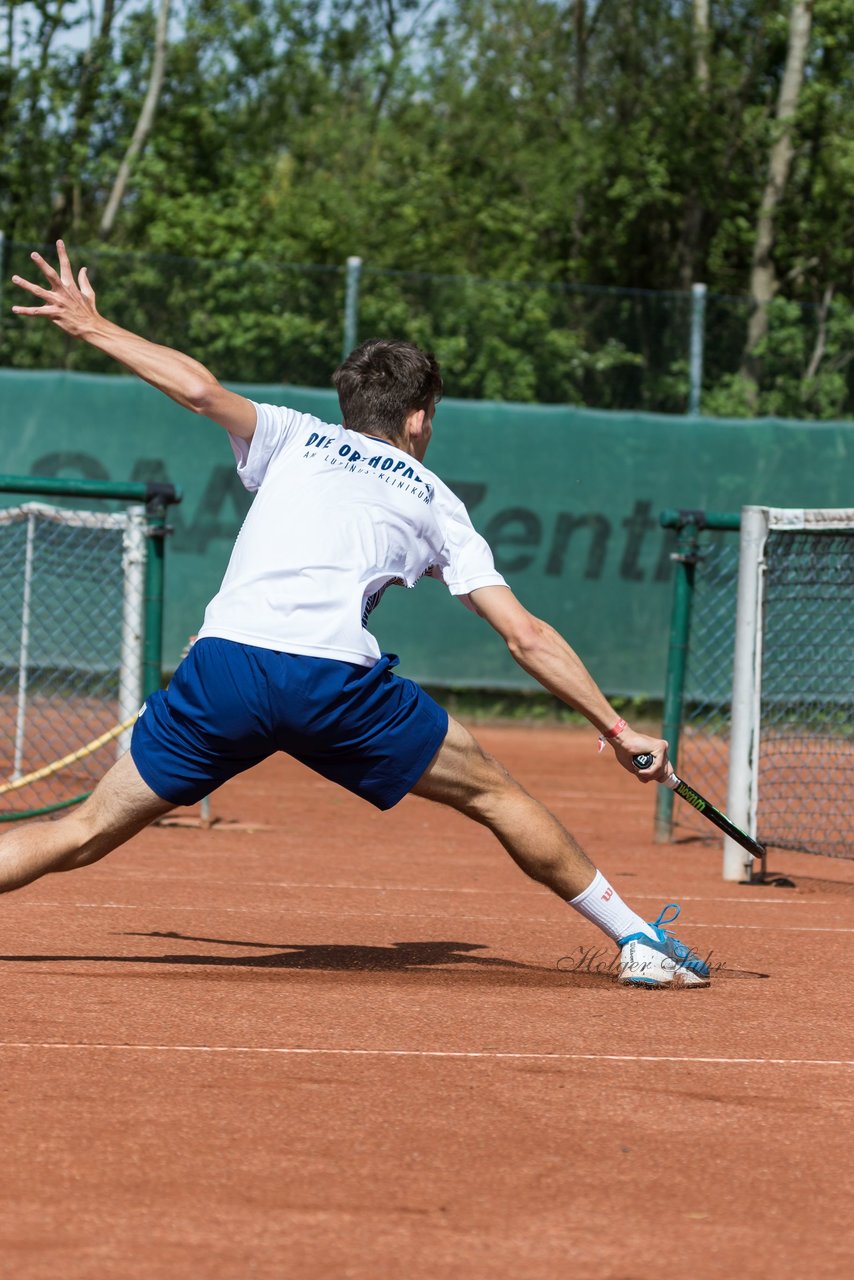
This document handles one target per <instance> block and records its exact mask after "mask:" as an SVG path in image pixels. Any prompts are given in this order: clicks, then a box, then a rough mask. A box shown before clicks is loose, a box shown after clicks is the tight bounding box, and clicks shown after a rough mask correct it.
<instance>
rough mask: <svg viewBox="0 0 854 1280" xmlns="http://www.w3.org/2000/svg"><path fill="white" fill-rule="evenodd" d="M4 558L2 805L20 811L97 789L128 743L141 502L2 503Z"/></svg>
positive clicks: (134, 682)
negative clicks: (91, 505) (108, 506)
mask: <svg viewBox="0 0 854 1280" xmlns="http://www.w3.org/2000/svg"><path fill="white" fill-rule="evenodd" d="M0 563H2V566H3V572H2V575H0V812H2V813H4V814H7V815H8V814H10V813H21V814H24V813H28V812H32V811H33V810H40V809H44V808H49V807H51V806H54V805H58V804H62V803H65V802H67V801H68V800H71V799H73V798H74V797H76V796H78V795H80V794H81V793H85V792H86V791H88V790H90V789H91V787H92V785H93V784H94V782H95V781H96V780H97V779H98V778H99V777H100V776H101V775H102V774H103V773H104V771H105V769H106V768H108V767H109V765H110V764H111V763H112V761H113V760H115V758H116V755H117V752H118V751H119V750H121V749H123V748H124V746H125V745H126V743H127V731H124V732H120V731H117V727H118V726H119V725H121V724H122V723H123V722H125V721H127V720H128V719H129V718H130V717H132V715H133V714H134V712H135V710H136V709H137V708H138V706H139V703H140V698H141V674H142V627H143V604H144V600H143V595H144V585H143V584H144V566H145V513H144V510H143V508H141V507H131V508H128V509H127V510H125V511H122V512H119V513H104V512H92V511H69V510H66V509H63V508H59V507H52V506H48V505H46V504H43V503H36V502H31V503H26V504H25V505H23V506H19V507H12V508H6V509H4V510H0ZM111 731H116V732H114V733H113V736H107V737H106V738H105V735H109V734H110V732H111ZM101 738H105V740H104V741H102V742H100V743H98V740H99V739H101ZM96 744H97V745H96Z"/></svg>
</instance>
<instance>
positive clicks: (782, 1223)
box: [0, 727, 854, 1280]
mask: <svg viewBox="0 0 854 1280" xmlns="http://www.w3.org/2000/svg"><path fill="white" fill-rule="evenodd" d="M478 734H479V736H480V738H481V740H482V741H483V742H484V743H485V744H486V745H487V746H488V747H489V748H490V749H491V750H492V751H493V752H495V754H496V755H498V756H499V758H501V759H503V760H504V761H505V763H507V764H508V765H509V766H510V768H511V769H512V770H513V771H514V772H516V773H517V774H518V776H519V777H520V778H521V779H522V781H523V782H525V783H526V785H528V787H529V788H530V789H531V790H533V791H534V792H535V793H537V794H538V795H540V796H541V797H542V798H543V799H544V800H545V801H546V802H547V803H549V804H550V805H551V806H552V807H553V808H554V809H555V811H556V812H557V813H558V814H559V815H560V816H561V817H562V818H563V819H564V821H566V823H567V824H568V825H569V826H570V827H571V828H572V829H573V830H574V831H575V833H576V834H577V835H578V836H579V838H580V839H581V840H582V842H583V843H585V844H586V846H587V847H588V849H589V851H590V852H591V854H592V855H593V857H594V859H595V860H596V861H597V862H599V864H600V865H601V866H602V868H603V870H605V872H606V873H607V874H609V875H610V876H611V878H612V879H613V880H614V882H615V884H616V885H617V887H618V888H619V889H620V891H621V892H622V893H623V894H624V896H626V897H627V898H628V899H629V900H631V901H632V902H633V903H634V904H636V905H637V906H638V908H639V909H640V910H641V911H642V913H643V914H644V915H646V916H647V917H649V918H652V917H654V916H655V915H656V914H657V913H658V911H659V910H660V908H661V907H662V906H663V905H664V903H666V902H670V901H678V902H681V904H682V918H681V920H680V922H679V927H678V932H679V934H680V936H682V937H683V938H685V939H686V940H687V941H689V942H690V943H692V944H693V945H694V946H695V948H696V949H697V950H699V951H700V952H701V953H702V954H704V955H707V954H708V955H711V957H712V964H713V966H715V967H716V970H717V972H716V977H715V981H714V985H713V986H712V987H711V988H710V989H708V990H705V991H704V990H700V991H687V992H685V991H664V992H660V991H631V990H624V989H621V988H619V987H618V986H617V985H616V982H615V978H614V971H613V969H610V970H609V968H608V962H609V961H610V959H611V956H612V954H613V953H612V952H611V950H610V949H609V947H608V944H604V945H603V943H602V940H601V936H600V935H599V934H598V933H597V931H596V930H595V929H593V928H592V927H591V926H590V925H588V924H586V923H585V922H584V921H582V920H581V919H580V918H579V917H577V916H576V915H575V913H573V912H571V911H570V910H569V909H567V908H566V907H564V906H562V905H561V903H559V902H558V901H557V900H556V899H554V898H553V897H551V896H550V895H549V894H548V893H547V892H546V891H545V890H543V889H540V888H538V887H537V886H536V885H534V884H531V883H529V882H528V881H527V880H525V879H524V877H523V876H522V875H521V873H520V872H518V871H517V870H516V868H515V867H514V866H513V864H512V863H511V862H510V861H509V859H508V858H507V857H506V855H505V854H504V853H503V852H502V851H501V850H500V848H499V847H498V846H497V845H496V844H495V843H494V841H493V840H492V838H491V837H490V836H488V835H487V834H486V833H485V832H483V831H481V830H480V829H479V828H476V827H475V826H474V825H472V824H469V823H467V822H466V821H465V820H464V819H462V818H460V817H458V816H457V815H455V814H452V813H449V812H445V811H443V810H441V809H439V808H438V807H435V806H432V805H430V804H429V803H427V802H426V801H421V800H417V799H409V800H406V801H404V802H403V804H402V805H400V806H399V807H398V808H397V809H396V810H394V811H393V812H391V813H389V814H385V815H382V814H379V813H376V812H374V811H373V810H372V809H370V808H369V807H368V806H366V805H363V804H361V803H360V802H358V801H356V800H354V799H352V798H350V797H349V796H348V795H346V794H345V793H343V792H341V791H339V790H337V789H335V788H333V787H331V786H330V785H329V784H327V783H325V782H323V781H322V780H320V779H316V778H315V777H313V775H311V774H309V773H307V772H306V771H305V770H303V769H302V768H301V767H300V766H297V765H295V764H293V763H292V762H289V761H287V760H285V759H282V758H279V759H277V760H274V761H270V762H268V763H267V764H266V765H264V766H262V767H261V768H259V769H258V770H256V771H255V772H253V773H251V774H249V775H246V776H245V777H244V778H243V779H242V780H241V781H238V782H236V783H232V784H229V785H228V786H226V787H225V788H223V790H221V791H220V792H218V793H217V795H216V796H215V797H214V805H213V811H214V814H215V815H216V816H217V817H219V818H220V819H222V821H221V822H220V823H219V824H218V825H217V826H216V827H215V828H214V829H213V830H210V831H206V830H203V829H198V828H189V829H188V828H182V827H174V826H163V827H158V828H152V829H150V830H148V831H147V832H145V833H143V835H141V836H139V837H138V838H137V839H136V840H135V841H134V842H133V843H132V844H131V845H129V846H128V847H127V848H126V849H124V850H122V851H120V852H118V853H115V854H113V855H112V856H111V857H110V858H109V859H107V860H106V861H104V862H102V863H100V864H99V865H98V866H96V867H93V868H90V869H88V870H85V871H80V872H77V873H74V874H72V875H68V876H54V877H49V878H47V879H45V880H42V881H41V882H39V883H38V884H36V885H34V886H31V887H30V888H29V889H26V890H24V891H22V892H21V893H19V894H17V895H13V896H11V897H9V898H6V899H4V900H3V902H2V904H0V921H2V930H3V933H2V938H3V942H2V953H3V960H2V991H3V1006H2V1007H3V1024H2V1032H0V1041H2V1043H0V1068H1V1070H0V1080H2V1098H3V1107H2V1151H3V1159H2V1173H1V1174H0V1177H2V1200H0V1206H2V1207H0V1274H2V1275H3V1276H4V1277H5V1276H9V1277H15V1280H36V1278H38V1280H42V1278H43V1277H44V1278H48V1277H50V1278H51V1280H57V1278H59V1280H102V1278H103V1280H106V1278H109V1280H137V1278H139V1280H160V1278H161V1277H163V1278H166V1277H181V1280H235V1278H238V1277H244V1276H246V1277H259V1278H264V1280H266V1278H267V1277H270V1278H271V1280H279V1278H283V1277H287V1278H289V1280H290V1278H294V1280H302V1278H308V1277H312V1278H313V1277H330V1278H334V1277H357V1278H358V1280H362V1278H364V1280H385V1277H389V1278H394V1280H428V1277H429V1278H430V1280H446V1278H447V1280H452V1278H453V1280H457V1278H463V1277H464V1278H465V1280H481V1278H482V1280H487V1278H489V1280H504V1278H505V1277H506V1278H507V1280H510V1278H511V1277H512V1278H513V1280H528V1278H530V1280H552V1278H557V1277H565V1276H576V1277H582V1278H585V1280H588V1278H590V1280H647V1278H648V1277H651V1276H653V1275H660V1274H662V1273H667V1274H678V1275H680V1276H682V1277H683V1278H684V1280H705V1278H707V1277H734V1276H747V1277H754V1276H756V1277H759V1276H762V1277H772V1276H773V1277H781V1276H783V1277H790V1276H792V1277H793V1276H800V1275H806V1276H809V1277H811V1280H814V1278H816V1277H830V1276H833V1277H837V1276H838V1277H843V1276H844V1277H847V1276H850V1275H851V1274H854V1244H852V1228H853V1227H854V1208H852V1206H854V1173H852V1155H851V1153H852V1150H854V1088H852V1086H854V1026H852V1021H851V1018H850V1006H851V998H852V989H854V987H853V986H852V978H854V962H852V954H854V953H853V952H852V941H854V863H848V862H837V861H831V860H827V859H816V858H810V857H806V856H804V855H796V854H786V853H784V852H775V853H774V855H773V856H772V858H771V867H772V868H773V869H774V870H776V871H779V872H785V873H786V874H787V875H788V876H789V877H790V878H791V879H792V880H794V881H795V887H793V888H774V887H759V886H756V887H748V886H740V885H733V884H724V883H723V881H722V880H721V878H720V864H721V855H720V846H719V844H718V843H717V841H714V842H713V843H712V844H711V845H707V844H703V843H700V842H699V841H696V840H693V841H690V842H685V843H681V844H677V845H674V846H660V845H656V844H654V843H653V840H652V808H653V801H654V796H653V787H651V786H648V787H642V786H640V785H638V783H637V782H635V781H634V780H633V779H632V778H630V777H629V776H628V775H627V774H624V773H622V771H621V770H619V768H618V767H617V765H616V764H615V762H614V761H613V759H612V757H611V755H610V753H607V755H603V756H601V757H600V756H597V754H596V750H595V737H594V735H593V733H592V731H580V730H572V729H556V728H548V729H546V728H543V729H523V728H510V727H492V728H484V729H480V730H478ZM694 781H695V782H696V783H698V784H699V783H700V781H701V780H700V779H694ZM718 966H719V967H718Z"/></svg>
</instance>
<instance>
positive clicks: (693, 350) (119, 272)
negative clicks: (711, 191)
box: [0, 236, 854, 418]
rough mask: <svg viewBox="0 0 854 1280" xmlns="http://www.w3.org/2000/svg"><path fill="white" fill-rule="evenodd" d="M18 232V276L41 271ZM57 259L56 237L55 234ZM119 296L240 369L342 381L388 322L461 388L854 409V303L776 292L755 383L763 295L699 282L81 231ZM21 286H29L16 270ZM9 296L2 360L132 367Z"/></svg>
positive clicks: (87, 368) (732, 407)
mask: <svg viewBox="0 0 854 1280" xmlns="http://www.w3.org/2000/svg"><path fill="white" fill-rule="evenodd" d="M35 247H38V246H34V245H29V244H21V243H17V242H10V241H6V242H5V245H3V243H2V236H0V249H2V257H3V262H2V279H3V280H4V281H8V280H9V277H10V276H11V275H13V274H19V275H22V276H25V277H30V278H32V276H33V273H34V271H36V269H35V268H34V267H33V264H32V262H31V260H30V256H29V255H30V252H31V250H32V249H33V248H35ZM41 252H42V253H43V254H44V255H45V256H46V257H47V258H48V259H52V258H53V256H54V250H53V248H52V247H44V246H41ZM70 252H71V256H72V262H73V263H75V264H76V265H81V264H84V263H85V264H86V265H87V266H88V267H89V269H90V278H91V280H92V282H93V284H94V286H95V288H96V291H97V293H98V304H99V307H100V309H101V310H102V311H103V313H104V314H105V315H107V316H109V317H110V318H111V319H113V320H115V321H116V322H117V323H118V324H120V325H123V326H124V327H126V328H129V329H131V330H133V331H134V332H138V333H142V334H144V335H145V336H146V337H149V338H151V339H152V340H154V341H156V342H161V343H164V344H165V345H167V346H177V347H179V348H180V349H183V350H187V351H189V352H190V353H191V354H193V355H194V356H196V357H197V358H198V359H199V360H201V361H203V362H204V363H205V364H207V365H208V366H209V367H210V368H211V369H212V370H213V372H214V373H215V374H216V375H217V377H219V378H221V379H224V380H226V381H235V382H247V383H253V382H254V383H265V382H282V383H292V384H296V385H302V386H320V387H328V386H329V380H330V375H331V373H332V371H333V369H334V368H335V367H336V365H337V364H338V362H339V361H340V359H341V356H342V352H344V351H347V350H349V349H351V348H352V347H353V346H355V345H356V343H357V341H359V340H361V339H364V338H368V337H376V336H387V337H400V338H406V339H409V340H411V341H414V342H417V343H419V344H421V345H423V346H427V347H430V348H431V349H433V350H434V351H435V352H436V354H437V356H438V357H439V360H440V362H441V364H442V368H443V372H444V374H445V382H446V394H447V395H449V396H454V397H461V398H473V399H483V400H511V401H521V402H532V403H533V402H539V403H569V404H573V403H575V404H583V405H586V406H589V407H592V408H597V409H611V410H641V411H647V412H657V413H680V414H681V413H686V412H697V411H699V412H702V413H707V414H711V415H713V416H744V417H750V416H755V415H756V414H757V413H760V414H761V413H772V414H777V415H779V416H783V417H818V418H830V417H844V416H846V415H847V414H850V413H851V412H852V409H854V364H852V359H851V357H852V355H854V308H852V307H851V306H849V305H848V304H847V303H846V302H845V301H844V300H843V299H838V300H837V301H836V302H835V303H834V305H833V307H832V308H830V309H828V308H825V309H823V310H822V309H821V308H819V307H812V306H802V305H799V304H796V303H791V302H786V301H784V300H776V301H775V302H774V303H773V304H772V306H771V308H770V309H769V336H768V339H767V340H766V342H765V344H764V347H763V351H762V359H761V362H760V364H761V376H760V382H759V386H758V389H757V390H756V394H754V395H753V396H752V398H751V394H750V390H749V388H748V387H747V386H746V385H745V383H744V381H743V379H741V378H740V376H739V368H740V365H741V360H742V354H743V349H744V342H745V338H746V334H747V324H748V319H749V315H750V304H749V301H748V300H747V299H745V298H727V297H721V296H716V295H713V294H710V295H708V296H707V295H706V294H705V292H704V291H703V290H702V286H698V287H696V288H695V290H694V291H693V292H692V291H689V292H676V291H673V292H667V291H651V290H644V289H618V288H596V287H592V286H586V285H572V284H562V283H537V282H531V281H526V280H484V279H477V278H475V277H465V276H448V275H440V274H434V273H423V272H406V271H392V270H387V269H384V268H379V267H374V266H371V265H370V264H366V265H363V264H362V263H361V260H360V259H358V258H352V259H350V260H349V267H346V266H345V265H343V264H342V265H341V266H336V265H332V266H317V265H310V264H295V263H282V262H277V261H270V260H262V259H247V260H242V261H235V260H204V259H191V258H181V257H175V256H169V255H147V254H131V253H120V252H116V251H114V250H108V249H104V248H103V247H96V248H91V247H88V246H71V250H70ZM5 288H6V291H7V293H8V292H9V291H12V292H14V293H15V294H16V295H18V296H22V295H20V294H19V291H18V290H17V289H16V288H15V286H12V285H6V286H5ZM3 302H4V304H5V305H4V306H3V307H2V314H0V365H5V366H8V367H13V368H26V369H48V368H49V369H58V368H61V369H73V370H79V371H82V372H110V373H113V372H115V371H116V366H115V364H114V362H113V361H111V360H110V359H109V357H107V356H105V355H104V354H103V353H101V352H98V351H95V350H94V349H93V348H91V347H87V346H85V345H84V344H81V343H77V342H74V341H73V340H70V339H68V338H65V337H64V336H63V335H62V334H61V333H60V332H59V331H58V330H56V329H54V328H53V327H52V326H50V325H42V324H38V325H36V324H31V323H24V322H22V321H20V320H17V319H16V318H15V317H11V316H10V315H9V305H11V303H10V301H9V299H8V297H5V298H4V299H3Z"/></svg>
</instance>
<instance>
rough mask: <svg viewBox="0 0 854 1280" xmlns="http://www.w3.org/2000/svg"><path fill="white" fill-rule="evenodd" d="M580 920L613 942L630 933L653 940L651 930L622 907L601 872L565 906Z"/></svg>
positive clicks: (613, 889)
mask: <svg viewBox="0 0 854 1280" xmlns="http://www.w3.org/2000/svg"><path fill="white" fill-rule="evenodd" d="M569 905H570V906H571V907H574V908H575V910H576V911H578V912H580V913H581V915H583V916H584V918H585V920H590V921H592V923H593V924H597V925H598V926H599V928H600V929H601V930H602V932H603V933H607V935H608V937H609V938H613V940H614V942H619V940H620V938H627V937H628V936H629V934H632V933H644V934H646V936H647V937H648V938H654V937H655V934H654V932H653V930H652V928H651V927H650V926H649V925H648V924H647V922H646V920H643V919H642V918H641V917H640V916H639V915H638V913H637V912H636V911H632V909H631V907H628V906H626V904H625V902H623V899H622V898H621V897H620V895H619V894H618V893H617V891H616V889H615V888H613V886H612V885H610V884H609V883H608V881H607V880H606V879H605V877H604V876H603V875H602V872H601V871H597V872H596V875H595V876H594V877H593V879H592V881H591V882H590V884H589V885H588V886H587V888H586V889H585V890H584V892H583V893H580V894H579V895H578V897H577V898H573V899H572V901H571V902H570V904H569Z"/></svg>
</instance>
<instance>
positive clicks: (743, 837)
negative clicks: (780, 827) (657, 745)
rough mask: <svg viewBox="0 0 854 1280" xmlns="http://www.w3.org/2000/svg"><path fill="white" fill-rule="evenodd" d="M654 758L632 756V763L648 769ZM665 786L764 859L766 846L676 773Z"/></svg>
mask: <svg viewBox="0 0 854 1280" xmlns="http://www.w3.org/2000/svg"><path fill="white" fill-rule="evenodd" d="M654 758H655V757H654V756H651V755H647V754H646V753H644V754H643V755H639V756H632V763H633V764H634V766H635V768H636V769H641V770H643V769H648V768H649V766H650V765H651V764H652V762H653V760H654ZM664 786H666V787H670V788H671V790H673V791H675V792H676V794H677V796H681V797H682V799H683V800H687V801H688V804H690V805H691V806H692V808H694V809H696V810H697V812H698V813H701V814H702V815H703V817H704V818H708V820H709V822H713V823H714V824H715V826H716V827H720V829H721V831H725V832H726V834H727V835H728V836H731V837H732V839H733V840H735V841H736V843H738V844H740V845H741V847H742V849H746V850H747V852H748V853H751V854H752V855H753V857H754V858H764V856H765V846H764V845H762V844H760V843H759V841H758V840H754V839H753V836H749V835H748V834H747V832H746V831H742V830H741V828H740V827H737V826H736V825H735V823H734V822H730V820H729V818H728V817H727V816H726V814H725V813H721V811H720V809H716V808H715V806H714V805H713V804H712V803H711V801H709V800H707V799H706V798H705V796H701V795H700V793H699V791H695V790H694V788H693V787H689V786H688V784H687V782H683V781H682V779H681V778H677V777H676V774H675V773H671V775H670V777H669V778H668V779H667V781H666V782H665V783H664Z"/></svg>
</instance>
